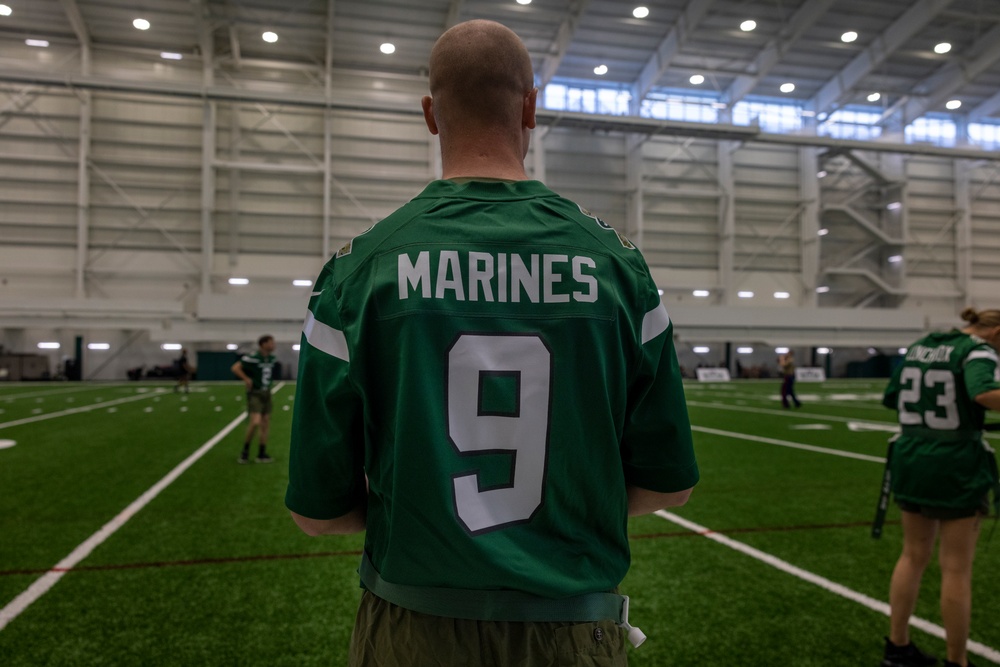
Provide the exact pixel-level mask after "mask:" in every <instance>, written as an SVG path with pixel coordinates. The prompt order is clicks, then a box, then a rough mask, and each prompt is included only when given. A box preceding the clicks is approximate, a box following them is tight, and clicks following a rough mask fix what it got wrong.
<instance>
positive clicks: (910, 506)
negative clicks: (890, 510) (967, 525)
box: [896, 495, 990, 521]
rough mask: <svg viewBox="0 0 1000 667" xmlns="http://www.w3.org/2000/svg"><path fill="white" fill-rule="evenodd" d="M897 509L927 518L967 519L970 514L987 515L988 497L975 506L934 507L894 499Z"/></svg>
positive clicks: (988, 510)
mask: <svg viewBox="0 0 1000 667" xmlns="http://www.w3.org/2000/svg"><path fill="white" fill-rule="evenodd" d="M896 504H897V505H899V509H901V510H903V511H904V512H912V513H914V514H919V515H920V516H923V517H926V518H928V519H938V520H941V521H948V520H950V519H967V518H969V517H971V516H987V515H989V513H990V503H989V497H988V496H985V495H984V496H983V499H982V500H981V501H980V502H979V504H978V505H977V506H975V507H966V508H961V507H935V506H934V505H918V504H917V503H911V502H909V501H907V500H900V499H899V498H897V499H896Z"/></svg>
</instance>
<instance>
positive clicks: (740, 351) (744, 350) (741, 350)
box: [736, 347, 753, 354]
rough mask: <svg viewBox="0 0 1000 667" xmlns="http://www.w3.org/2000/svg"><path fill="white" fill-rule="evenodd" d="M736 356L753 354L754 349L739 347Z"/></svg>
mask: <svg viewBox="0 0 1000 667" xmlns="http://www.w3.org/2000/svg"><path fill="white" fill-rule="evenodd" d="M736 354H753V348H752V347H738V348H736Z"/></svg>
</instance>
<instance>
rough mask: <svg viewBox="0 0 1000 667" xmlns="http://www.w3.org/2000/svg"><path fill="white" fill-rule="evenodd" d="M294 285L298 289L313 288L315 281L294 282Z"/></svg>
mask: <svg viewBox="0 0 1000 667" xmlns="http://www.w3.org/2000/svg"><path fill="white" fill-rule="evenodd" d="M292 284H293V285H295V286H296V287H312V284H313V281H311V280H293V281H292Z"/></svg>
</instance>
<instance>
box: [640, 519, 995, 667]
mask: <svg viewBox="0 0 1000 667" xmlns="http://www.w3.org/2000/svg"><path fill="white" fill-rule="evenodd" d="M656 515H657V516H658V517H660V518H663V519H666V520H667V521H670V522H672V523H675V524H677V525H678V526H681V527H683V528H687V529H688V530H690V531H692V532H694V533H698V534H699V535H702V536H703V537H707V538H708V539H710V540H712V541H713V542H718V543H719V544H722V545H725V546H727V547H729V548H730V549H734V550H736V551H739V552H740V553H743V554H745V555H747V556H750V557H751V558H754V559H756V560H759V561H760V562H762V563H766V564H767V565H770V566H771V567H774V568H777V569H778V570H781V571H782V572H785V573H786V574H790V575H792V576H793V577H797V578H798V579H801V580H803V581H807V582H809V583H811V584H815V585H816V586H819V587H820V588H822V589H824V590H826V591H829V592H830V593H833V594H834V595H839V596H841V597H844V598H847V599H848V600H851V601H853V602H857V603H858V604H860V605H862V606H864V607H867V608H868V609H871V610H872V611H875V612H878V613H880V614H883V615H885V616H888V615H889V605H888V604H887V603H885V602H882V601H881V600H876V599H874V598H871V597H868V596H867V595H864V594H863V593H858V592H857V591H855V590H852V589H850V588H847V587H846V586H843V585H841V584H838V583H836V582H834V581H830V580H829V579H827V578H825V577H821V576H819V575H818V574H813V573H812V572H809V571H808V570H803V569H802V568H800V567H796V566H795V565H792V564H791V563H789V562H788V561H784V560H782V559H780V558H778V557H777V556H772V555H771V554H769V553H767V552H765V551H761V550H760V549H755V548H753V547H751V546H749V545H748V544H744V543H743V542H739V541H737V540H734V539H732V538H731V537H726V536H725V535H722V534H720V533H717V532H715V531H713V530H711V529H709V528H705V527H704V526H700V525H698V524H696V523H694V522H693V521H688V520H687V519H684V518H683V517H680V516H677V515H676V514H673V513H672V512H667V511H666V510H658V511H657V512H656ZM910 625H912V626H913V627H915V628H918V629H920V630H923V631H924V632H926V633H927V634H929V635H933V636H934V637H937V638H939V639H944V638H945V637H944V628H942V627H941V626H940V625H936V624H934V623H931V622H930V621H927V620H924V619H922V618H919V617H917V616H914V617H913V618H911V619H910ZM967 647H968V651H969V653H973V654H975V655H978V656H980V657H982V658H986V659H987V660H990V661H992V662H995V663H997V664H1000V651H998V650H996V649H995V648H991V647H989V646H987V645H985V644H982V643H980V642H977V641H973V640H971V639H970V640H969V642H968V645H967Z"/></svg>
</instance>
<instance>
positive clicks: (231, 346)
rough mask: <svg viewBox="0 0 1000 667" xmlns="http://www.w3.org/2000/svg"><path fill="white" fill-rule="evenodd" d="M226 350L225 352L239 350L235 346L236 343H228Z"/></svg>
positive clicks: (238, 347)
mask: <svg viewBox="0 0 1000 667" xmlns="http://www.w3.org/2000/svg"><path fill="white" fill-rule="evenodd" d="M226 349H227V350H238V349H240V346H239V345H237V344H236V343H229V344H228V345H226Z"/></svg>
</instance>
